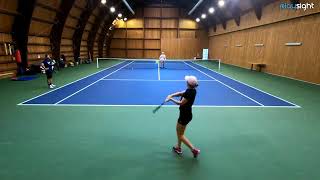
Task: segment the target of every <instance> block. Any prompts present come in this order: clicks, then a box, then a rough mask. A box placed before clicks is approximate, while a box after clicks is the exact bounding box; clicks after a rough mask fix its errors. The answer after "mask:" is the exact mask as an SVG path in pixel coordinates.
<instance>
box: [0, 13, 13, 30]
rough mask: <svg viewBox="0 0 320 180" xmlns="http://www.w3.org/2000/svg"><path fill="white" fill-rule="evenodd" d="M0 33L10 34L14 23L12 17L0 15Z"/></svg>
mask: <svg viewBox="0 0 320 180" xmlns="http://www.w3.org/2000/svg"><path fill="white" fill-rule="evenodd" d="M0 22H1V26H0V32H10V31H11V28H12V24H13V22H14V16H9V15H6V14H0Z"/></svg>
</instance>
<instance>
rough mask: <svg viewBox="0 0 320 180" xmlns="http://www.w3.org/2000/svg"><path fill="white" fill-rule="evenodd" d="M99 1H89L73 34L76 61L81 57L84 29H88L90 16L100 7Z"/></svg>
mask: <svg viewBox="0 0 320 180" xmlns="http://www.w3.org/2000/svg"><path fill="white" fill-rule="evenodd" d="M98 3H99V1H98V0H93V1H91V0H88V1H87V5H86V7H85V10H84V11H82V13H81V15H80V19H79V21H78V25H77V29H76V30H75V31H74V33H73V37H72V41H73V55H74V59H75V60H76V59H77V58H78V57H80V46H81V40H82V35H83V32H84V29H85V27H86V24H87V22H88V19H89V17H90V15H91V14H92V13H93V10H94V9H95V8H96V7H97V6H98Z"/></svg>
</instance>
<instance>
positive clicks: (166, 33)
mask: <svg viewBox="0 0 320 180" xmlns="http://www.w3.org/2000/svg"><path fill="white" fill-rule="evenodd" d="M161 31H162V33H161V39H167V38H177V33H178V31H177V30H176V29H164V30H161Z"/></svg>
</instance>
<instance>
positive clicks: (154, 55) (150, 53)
mask: <svg viewBox="0 0 320 180" xmlns="http://www.w3.org/2000/svg"><path fill="white" fill-rule="evenodd" d="M160 53H161V52H160V50H145V58H151V59H158V58H159V56H160Z"/></svg>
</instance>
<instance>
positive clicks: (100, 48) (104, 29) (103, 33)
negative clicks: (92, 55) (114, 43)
mask: <svg viewBox="0 0 320 180" xmlns="http://www.w3.org/2000/svg"><path fill="white" fill-rule="evenodd" d="M112 22H113V18H112V16H109V17H108V18H106V20H105V22H104V25H103V27H102V30H101V33H100V34H99V42H98V51H99V57H102V56H103V46H104V44H105V38H106V36H107V34H108V31H109V26H110V25H111V24H112Z"/></svg>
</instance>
